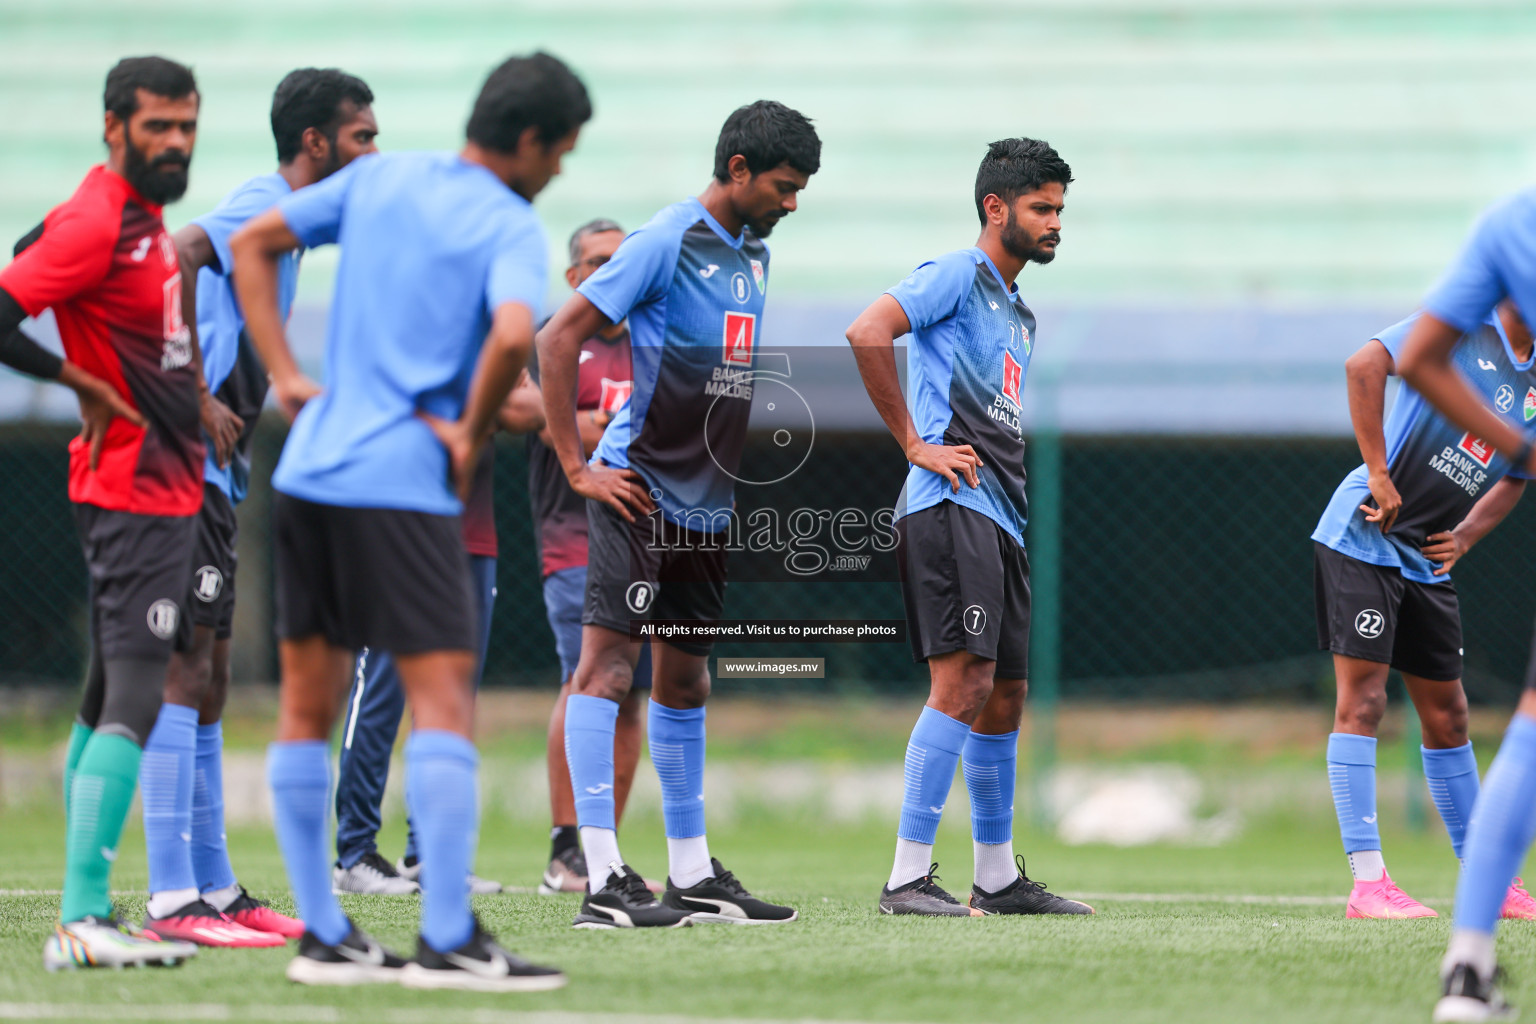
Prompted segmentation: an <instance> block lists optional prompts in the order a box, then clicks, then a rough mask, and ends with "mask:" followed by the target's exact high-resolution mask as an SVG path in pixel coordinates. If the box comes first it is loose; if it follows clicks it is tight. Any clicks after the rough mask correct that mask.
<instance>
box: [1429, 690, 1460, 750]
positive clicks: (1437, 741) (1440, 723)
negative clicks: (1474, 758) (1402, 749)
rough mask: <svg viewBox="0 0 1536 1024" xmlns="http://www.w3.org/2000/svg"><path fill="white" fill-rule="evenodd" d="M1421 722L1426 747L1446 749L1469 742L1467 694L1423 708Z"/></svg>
mask: <svg viewBox="0 0 1536 1024" xmlns="http://www.w3.org/2000/svg"><path fill="white" fill-rule="evenodd" d="M1419 723H1420V726H1421V728H1422V730H1423V734H1424V745H1425V746H1426V747H1430V748H1431V749H1437V750H1446V749H1449V748H1451V747H1460V746H1463V745H1464V744H1465V743H1466V742H1467V698H1466V695H1465V694H1460V695H1458V696H1454V697H1451V698H1448V699H1447V700H1445V701H1443V702H1440V703H1437V704H1436V705H1434V706H1433V707H1431V708H1428V709H1424V710H1421V711H1420V713H1419Z"/></svg>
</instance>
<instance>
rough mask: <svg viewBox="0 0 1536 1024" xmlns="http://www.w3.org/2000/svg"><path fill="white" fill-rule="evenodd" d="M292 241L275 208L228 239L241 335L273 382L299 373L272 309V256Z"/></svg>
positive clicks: (288, 247)
mask: <svg viewBox="0 0 1536 1024" xmlns="http://www.w3.org/2000/svg"><path fill="white" fill-rule="evenodd" d="M298 245H299V240H298V238H297V237H296V236H295V235H294V234H293V232H291V231H289V230H288V225H287V224H286V223H285V222H284V221H283V217H282V214H281V213H280V212H279V211H277V210H268V211H267V212H266V213H264V214H262V215H260V216H259V217H256V218H254V219H253V220H252V221H251V222H250V223H249V224H247V225H246V226H245V227H243V228H241V229H240V230H239V231H237V232H235V234H234V237H233V238H231V239H230V240H229V252H230V258H231V260H232V261H233V262H234V264H235V265H234V267H232V268H231V271H232V276H233V278H234V283H235V295H236V297H238V298H239V299H240V309H241V311H242V312H243V313H244V314H245V329H246V333H247V334H249V335H250V338H251V344H252V345H254V346H255V347H256V353H257V355H259V356H261V361H262V362H263V363H264V364H265V365H266V367H267V373H269V374H270V375H271V376H272V380H273V383H274V384H280V383H281V382H284V381H289V380H294V379H296V378H298V377H300V376H302V371H300V369H299V364H298V362H297V361H296V360H295V359H294V358H293V351H292V349H290V348H289V346H288V332H287V329H286V327H285V326H284V324H283V315H282V312H281V310H280V309H279V308H278V258H279V257H280V256H282V254H283V253H285V252H289V251H291V250H293V249H295V248H297V247H298Z"/></svg>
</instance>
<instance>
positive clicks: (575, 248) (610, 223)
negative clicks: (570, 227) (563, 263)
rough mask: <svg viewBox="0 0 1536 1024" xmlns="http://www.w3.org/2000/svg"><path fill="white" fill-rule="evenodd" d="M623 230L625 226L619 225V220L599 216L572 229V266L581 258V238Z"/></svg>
mask: <svg viewBox="0 0 1536 1024" xmlns="http://www.w3.org/2000/svg"><path fill="white" fill-rule="evenodd" d="M623 230H624V229H623V228H621V227H619V222H618V221H616V220H609V219H608V218H607V217H598V218H597V219H596V220H589V221H587V222H586V223H585V224H583V225H582V226H581V227H579V228H577V229H576V230H575V231H572V232H571V241H570V250H571V266H573V267H574V266H575V265H576V264H577V262H578V261H579V260H580V259H581V240H582V239H583V238H586V237H587V236H588V235H601V234H604V233H606V232H609V231H619V232H622V231H623Z"/></svg>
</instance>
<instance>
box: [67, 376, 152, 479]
mask: <svg viewBox="0 0 1536 1024" xmlns="http://www.w3.org/2000/svg"><path fill="white" fill-rule="evenodd" d="M71 386H72V387H74V389H75V393H76V394H77V395H78V396H79V398H80V440H82V441H84V442H85V443H86V444H87V445H89V446H90V452H91V461H90V466H91V471H92V472H95V471H96V467H97V466H98V465H99V464H100V463H101V449H102V446H103V445H104V444H106V441H107V431H108V430H109V429H111V426H112V421H113V420H114V419H117V418H118V417H122V418H123V419H125V420H127V421H128V422H129V423H132V424H133V425H134V426H136V427H141V428H142V427H147V426H148V425H149V421H148V420H146V419H145V418H144V416H143V414H141V413H140V412H139V411H138V410H137V409H135V408H134V407H133V406H131V405H129V404H128V400H127V399H126V398H124V397H123V396H122V395H120V394H118V393H117V389H116V388H114V387H113V386H112V385H110V384H108V383H107V382H106V381H104V380H102V379H101V378H99V377H92V376H90V375H89V374H85V373H83V372H82V373H81V374H80V375H79V376H78V378H77V380H76V382H75V383H73V384H72V385H71Z"/></svg>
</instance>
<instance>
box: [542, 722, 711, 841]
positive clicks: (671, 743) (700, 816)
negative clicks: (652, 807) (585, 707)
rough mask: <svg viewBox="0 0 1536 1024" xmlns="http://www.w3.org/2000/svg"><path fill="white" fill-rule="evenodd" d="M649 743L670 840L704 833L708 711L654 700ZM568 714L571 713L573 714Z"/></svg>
mask: <svg viewBox="0 0 1536 1024" xmlns="http://www.w3.org/2000/svg"><path fill="white" fill-rule="evenodd" d="M650 705H651V711H650V717H649V722H648V724H647V729H648V734H647V737H646V742H647V743H649V744H650V748H651V762H652V763H653V764H655V765H656V775H657V777H658V778H660V779H661V816H662V819H663V820H664V821H665V823H666V829H667V838H668V839H687V838H690V837H691V836H701V835H703V834H704V709H703V708H683V709H679V708H669V707H663V706H662V705H660V704H658V703H656V702H655V701H654V700H653V701H651V702H650ZM566 714H570V712H569V711H567V712H566Z"/></svg>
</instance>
